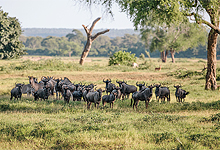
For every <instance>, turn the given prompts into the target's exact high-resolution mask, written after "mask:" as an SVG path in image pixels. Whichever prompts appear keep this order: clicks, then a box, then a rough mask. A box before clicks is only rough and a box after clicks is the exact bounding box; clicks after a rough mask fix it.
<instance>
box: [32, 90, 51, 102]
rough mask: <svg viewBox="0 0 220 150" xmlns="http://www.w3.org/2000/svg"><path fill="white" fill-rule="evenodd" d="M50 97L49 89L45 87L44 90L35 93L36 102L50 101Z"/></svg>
mask: <svg viewBox="0 0 220 150" xmlns="http://www.w3.org/2000/svg"><path fill="white" fill-rule="evenodd" d="M48 97H49V87H43V89H39V90H38V91H36V92H34V100H38V99H39V98H41V100H42V99H43V100H45V99H48Z"/></svg>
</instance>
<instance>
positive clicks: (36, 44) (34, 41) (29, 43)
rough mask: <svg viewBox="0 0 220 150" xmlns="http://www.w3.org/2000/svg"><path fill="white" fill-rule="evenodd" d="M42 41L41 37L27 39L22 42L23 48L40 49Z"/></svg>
mask: <svg viewBox="0 0 220 150" xmlns="http://www.w3.org/2000/svg"><path fill="white" fill-rule="evenodd" d="M42 40H43V38H42V37H39V36H37V37H34V36H31V37H27V39H26V41H25V42H24V43H25V47H29V48H32V49H37V48H41V41H42Z"/></svg>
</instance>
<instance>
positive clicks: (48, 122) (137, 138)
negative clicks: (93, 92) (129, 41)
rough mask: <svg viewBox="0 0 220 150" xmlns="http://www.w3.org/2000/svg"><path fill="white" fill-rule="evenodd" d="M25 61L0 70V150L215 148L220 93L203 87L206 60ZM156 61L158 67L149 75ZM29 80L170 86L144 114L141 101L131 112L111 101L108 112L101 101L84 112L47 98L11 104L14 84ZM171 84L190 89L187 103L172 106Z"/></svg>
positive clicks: (126, 104) (83, 105)
mask: <svg viewBox="0 0 220 150" xmlns="http://www.w3.org/2000/svg"><path fill="white" fill-rule="evenodd" d="M28 59H30V60H28ZM28 59H27V57H24V58H23V59H22V60H11V61H7V60H5V61H2V63H1V65H0V68H1V69H0V74H1V76H0V95H1V96H0V145H1V149H219V148H220V147H219V145H220V134H219V133H220V132H219V130H220V123H219V120H220V100H219V91H218V90H216V91H206V90H204V84H205V81H204V80H205V79H204V75H205V74H204V73H203V72H202V69H203V64H204V63H205V60H195V59H194V60H192V59H177V61H176V63H175V64H173V63H171V62H169V61H168V63H166V64H162V63H160V62H158V61H159V60H158V59H152V58H151V60H148V59H145V60H139V59H138V60H137V63H138V64H141V63H143V64H144V63H145V64H146V66H149V67H146V69H138V68H132V67H129V66H123V65H120V66H118V65H117V66H114V65H113V66H108V60H107V59H104V58H88V59H87V62H85V65H84V66H83V67H82V66H79V65H78V60H79V58H71V59H70V58H53V59H47V58H46V57H42V58H41V60H38V61H34V59H36V57H33V58H32V57H31V58H30V57H29V58H28ZM143 61H144V62H143ZM170 61H171V60H170ZM159 64H160V65H161V70H160V71H155V70H154V68H155V67H157V66H159ZM218 66H219V62H218V63H217V68H218ZM77 68H78V69H77ZM218 70H219V69H217V76H218V75H219V71H218ZM28 75H33V76H36V77H38V78H40V77H41V76H54V77H55V78H60V77H65V76H66V77H68V78H69V79H70V80H71V81H72V82H75V83H78V82H82V83H85V84H87V83H95V84H97V86H98V87H101V88H104V87H105V84H104V83H103V82H102V79H103V78H111V80H112V82H113V83H115V81H116V80H117V79H118V80H126V81H127V82H128V83H129V84H133V85H135V83H136V82H137V81H140V82H141V81H144V82H146V83H147V84H148V85H150V84H154V83H161V84H162V85H166V86H169V88H170V91H171V102H170V103H167V102H157V101H156V98H155V95H154V94H153V97H152V99H151V102H150V104H149V106H148V109H145V104H144V102H140V103H139V105H138V110H133V108H132V107H130V99H125V100H124V101H122V100H117V101H116V102H115V103H114V109H110V108H109V105H108V104H106V106H105V107H103V106H102V105H100V108H99V109H95V108H94V105H92V107H91V109H90V110H87V107H86V103H85V102H83V101H82V102H78V101H75V102H73V101H72V100H71V101H70V103H69V104H66V103H65V102H64V101H63V99H61V100H56V99H55V98H54V97H53V96H50V97H49V99H48V100H46V101H34V100H33V97H27V96H26V95H23V96H22V99H21V100H18V101H14V100H11V101H10V100H9V99H10V90H11V89H12V88H13V87H14V84H15V82H25V83H28ZM217 82H218V81H217ZM174 84H181V85H182V88H183V89H185V90H186V91H189V92H190V94H189V95H187V97H186V100H185V102H183V103H177V102H176V99H175V96H174V93H175V88H174V87H173V85H174ZM154 90H155V89H154ZM154 90H153V91H154ZM103 94H105V93H103Z"/></svg>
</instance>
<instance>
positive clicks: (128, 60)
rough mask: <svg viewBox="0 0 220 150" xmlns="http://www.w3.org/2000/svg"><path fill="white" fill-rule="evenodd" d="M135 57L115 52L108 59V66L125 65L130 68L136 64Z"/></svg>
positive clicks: (127, 53) (126, 53)
mask: <svg viewBox="0 0 220 150" xmlns="http://www.w3.org/2000/svg"><path fill="white" fill-rule="evenodd" d="M136 60H137V57H135V54H131V53H129V52H125V51H124V52H122V51H119V52H116V53H114V54H113V55H112V56H110V58H109V66H111V65H127V66H131V65H132V63H133V62H136Z"/></svg>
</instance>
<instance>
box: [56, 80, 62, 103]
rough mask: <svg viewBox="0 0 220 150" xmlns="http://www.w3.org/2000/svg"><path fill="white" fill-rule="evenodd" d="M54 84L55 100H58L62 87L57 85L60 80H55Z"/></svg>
mask: <svg viewBox="0 0 220 150" xmlns="http://www.w3.org/2000/svg"><path fill="white" fill-rule="evenodd" d="M55 81H56V84H55V92H56V99H60V95H61V93H62V85H61V84H59V83H60V81H61V79H55Z"/></svg>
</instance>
